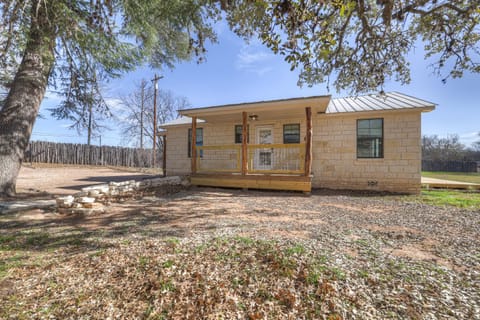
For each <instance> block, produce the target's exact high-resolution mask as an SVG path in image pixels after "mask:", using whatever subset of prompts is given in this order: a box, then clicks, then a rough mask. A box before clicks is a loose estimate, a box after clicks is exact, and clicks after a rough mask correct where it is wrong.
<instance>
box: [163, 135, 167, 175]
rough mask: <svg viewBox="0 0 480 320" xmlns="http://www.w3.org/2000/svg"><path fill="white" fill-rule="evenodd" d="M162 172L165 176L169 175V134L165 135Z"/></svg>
mask: <svg viewBox="0 0 480 320" xmlns="http://www.w3.org/2000/svg"><path fill="white" fill-rule="evenodd" d="M162 161H163V162H162V172H163V176H164V177H166V176H167V135H166V134H165V135H164V136H163V159H162Z"/></svg>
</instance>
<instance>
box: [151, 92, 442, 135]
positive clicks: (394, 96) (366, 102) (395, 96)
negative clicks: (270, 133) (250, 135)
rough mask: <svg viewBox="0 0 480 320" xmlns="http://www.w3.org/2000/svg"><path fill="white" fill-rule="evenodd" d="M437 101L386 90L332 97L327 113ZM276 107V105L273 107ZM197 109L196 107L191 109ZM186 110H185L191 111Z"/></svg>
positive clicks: (187, 119)
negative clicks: (360, 94)
mask: <svg viewBox="0 0 480 320" xmlns="http://www.w3.org/2000/svg"><path fill="white" fill-rule="evenodd" d="M324 97H326V96H315V97H308V98H293V99H283V100H273V102H277V101H282V102H283V101H296V100H300V99H310V98H324ZM268 102H269V101H262V102H256V104H262V103H268ZM246 104H247V105H253V104H254V103H246ZM435 105H436V104H435V103H433V102H429V101H426V100H422V99H418V98H415V97H412V96H409V95H406V94H403V93H399V92H386V93H384V94H369V95H365V96H357V97H347V98H335V99H330V101H329V103H328V106H327V109H326V111H325V113H327V114H334V113H346V112H362V111H384V110H401V109H417V108H418V109H420V108H423V109H426V110H425V111H430V110H433V109H434V108H435ZM237 106H242V104H238V105H237V104H236V105H226V106H216V107H210V108H202V109H204V110H206V109H221V108H225V107H226V108H230V107H237ZM272 108H274V107H272ZM189 110H196V109H189ZM189 110H184V111H189ZM203 122H205V121H204V120H201V119H197V123H203ZM191 123H192V119H191V118H190V117H187V116H181V117H180V118H178V119H175V120H173V121H171V122H168V123H165V124H163V125H160V126H159V127H160V128H163V127H169V126H179V125H186V124H191Z"/></svg>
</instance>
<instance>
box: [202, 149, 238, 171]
mask: <svg viewBox="0 0 480 320" xmlns="http://www.w3.org/2000/svg"><path fill="white" fill-rule="evenodd" d="M196 149H197V172H226V173H228V172H231V173H235V172H241V170H242V146H241V145H220V146H197V147H196Z"/></svg>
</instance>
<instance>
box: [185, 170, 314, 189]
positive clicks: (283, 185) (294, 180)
mask: <svg viewBox="0 0 480 320" xmlns="http://www.w3.org/2000/svg"><path fill="white" fill-rule="evenodd" d="M191 183H192V184H193V185H197V186H208V187H225V188H243V189H268V190H289V191H303V192H310V191H311V190H312V178H311V177H306V176H295V175H280V174H276V175H264V174H247V175H241V174H208V173H196V174H193V175H192V176H191Z"/></svg>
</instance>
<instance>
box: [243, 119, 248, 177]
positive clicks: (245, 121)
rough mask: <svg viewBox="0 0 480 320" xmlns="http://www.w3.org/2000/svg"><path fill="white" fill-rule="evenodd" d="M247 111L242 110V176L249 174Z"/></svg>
mask: <svg viewBox="0 0 480 320" xmlns="http://www.w3.org/2000/svg"><path fill="white" fill-rule="evenodd" d="M247 125H248V124H247V113H246V112H245V111H243V112H242V176H244V175H246V174H247V170H248V169H247V161H248V160H247V159H248V149H247V134H248V131H247Z"/></svg>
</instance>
